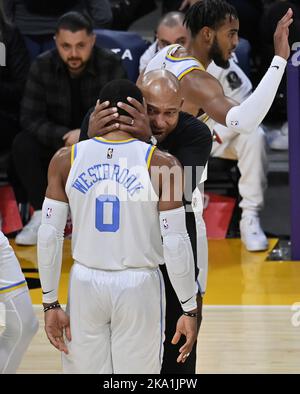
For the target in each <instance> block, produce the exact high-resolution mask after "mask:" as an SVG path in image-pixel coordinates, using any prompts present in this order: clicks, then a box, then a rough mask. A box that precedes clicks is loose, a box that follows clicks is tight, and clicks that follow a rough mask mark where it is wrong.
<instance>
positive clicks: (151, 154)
mask: <svg viewBox="0 0 300 394" xmlns="http://www.w3.org/2000/svg"><path fill="white" fill-rule="evenodd" d="M155 149H156V146H155V145H153V146H152V147H151V149H150V152H149V156H148V159H147V167H148V169H149V168H150V164H151V159H152V156H153V152H154V151H155Z"/></svg>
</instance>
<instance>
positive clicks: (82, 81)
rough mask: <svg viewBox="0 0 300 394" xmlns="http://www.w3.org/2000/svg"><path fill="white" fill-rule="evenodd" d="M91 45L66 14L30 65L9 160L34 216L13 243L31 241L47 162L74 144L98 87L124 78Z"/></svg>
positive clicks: (88, 33)
mask: <svg viewBox="0 0 300 394" xmlns="http://www.w3.org/2000/svg"><path fill="white" fill-rule="evenodd" d="M95 40H96V36H95V34H94V33H93V28H92V24H91V22H90V21H89V20H88V19H87V18H86V17H85V16H83V15H81V14H79V13H77V12H69V13H67V14H65V15H63V16H62V17H61V18H60V19H59V21H58V25H57V31H56V35H55V41H56V49H53V50H52V51H49V52H45V53H43V54H42V55H40V56H39V57H38V58H37V59H36V60H35V62H34V63H33V64H32V66H31V69H30V72H29V77H28V81H27V84H26V88H25V93H24V98H23V102H22V106H21V126H22V129H23V131H22V132H21V133H20V134H19V135H18V136H17V138H16V139H15V141H14V145H13V156H14V161H15V166H16V170H17V173H18V176H19V178H20V180H21V181H22V183H23V186H24V188H25V190H26V192H27V195H28V200H29V202H30V204H31V205H32V206H33V208H34V210H35V212H34V214H33V216H32V218H31V220H30V222H29V223H28V224H27V225H26V226H25V227H24V229H23V230H22V232H21V233H19V234H18V235H17V237H16V243H17V244H20V245H34V244H36V242H37V230H38V227H39V225H40V221H41V209H42V203H43V199H44V195H45V191H46V186H47V169H48V165H49V162H50V160H51V157H52V156H53V154H54V153H55V152H56V151H57V150H58V149H59V148H61V147H62V146H64V145H65V146H70V145H72V144H73V143H75V142H76V141H78V138H79V133H80V124H81V122H82V119H83V117H84V115H85V113H86V112H87V110H88V109H89V108H90V107H91V106H92V105H93V104H94V103H95V101H96V99H97V97H98V95H99V92H100V90H101V88H102V87H103V86H104V85H105V84H106V83H107V82H108V81H111V80H113V79H119V78H126V72H125V71H124V69H123V67H122V65H121V60H120V59H119V58H118V57H117V56H116V55H115V54H113V53H112V52H111V51H108V50H106V49H102V48H97V47H95Z"/></svg>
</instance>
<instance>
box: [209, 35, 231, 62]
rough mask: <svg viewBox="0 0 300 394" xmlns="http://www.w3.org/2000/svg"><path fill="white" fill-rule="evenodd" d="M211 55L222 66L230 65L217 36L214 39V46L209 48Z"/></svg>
mask: <svg viewBox="0 0 300 394" xmlns="http://www.w3.org/2000/svg"><path fill="white" fill-rule="evenodd" d="M209 57H210V59H212V60H213V61H214V62H215V63H216V65H217V66H219V67H222V68H228V67H229V65H230V64H229V60H227V59H224V57H223V54H222V51H221V48H220V46H219V44H218V40H217V38H216V37H215V38H214V41H213V43H212V46H211V48H210V50H209Z"/></svg>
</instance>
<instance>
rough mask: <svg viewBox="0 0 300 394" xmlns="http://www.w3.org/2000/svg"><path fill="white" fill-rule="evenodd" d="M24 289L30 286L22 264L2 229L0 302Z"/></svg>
mask: <svg viewBox="0 0 300 394" xmlns="http://www.w3.org/2000/svg"><path fill="white" fill-rule="evenodd" d="M24 291H28V288H27V283H26V280H25V278H24V275H23V273H22V270H21V267H20V264H19V262H18V260H17V258H16V255H15V253H14V251H13V249H12V247H11V246H10V245H9V242H8V239H7V238H6V237H5V235H4V234H3V233H2V232H1V231H0V302H5V301H7V300H8V299H10V298H11V297H14V296H15V295H17V294H19V293H22V292H24Z"/></svg>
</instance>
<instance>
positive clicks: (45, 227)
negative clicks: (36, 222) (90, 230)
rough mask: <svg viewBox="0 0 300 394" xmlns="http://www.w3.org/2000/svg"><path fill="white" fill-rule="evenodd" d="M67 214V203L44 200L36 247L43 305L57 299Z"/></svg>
mask: <svg viewBox="0 0 300 394" xmlns="http://www.w3.org/2000/svg"><path fill="white" fill-rule="evenodd" d="M68 212H69V205H68V204H67V203H65V202H62V201H57V200H51V199H49V198H47V197H46V198H45V200H44V204H43V208H42V224H41V226H40V228H39V231H38V245H37V254H38V267H39V274H40V280H41V284H42V290H43V302H44V303H51V302H54V301H56V300H57V299H58V286H59V278H60V272H61V263H62V247H63V241H64V230H65V226H66V222H67V217H68Z"/></svg>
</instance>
